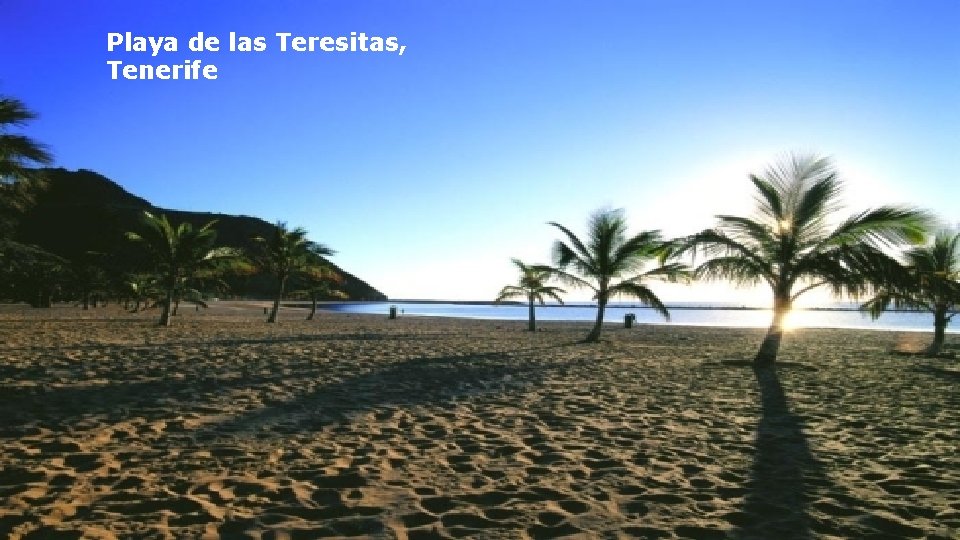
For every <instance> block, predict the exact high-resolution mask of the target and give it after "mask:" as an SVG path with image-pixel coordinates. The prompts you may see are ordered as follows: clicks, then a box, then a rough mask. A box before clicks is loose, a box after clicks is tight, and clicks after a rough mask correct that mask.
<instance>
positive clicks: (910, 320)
mask: <svg viewBox="0 0 960 540" xmlns="http://www.w3.org/2000/svg"><path fill="white" fill-rule="evenodd" d="M391 306H396V307H397V310H398V312H399V313H400V315H401V316H429V317H456V318H463V319H489V320H503V321H521V320H522V321H525V320H527V306H526V305H515V304H501V305H494V304H479V303H456V302H450V303H441V302H436V303H434V302H430V303H424V302H404V301H399V302H347V303H336V304H327V305H325V306H324V309H327V310H330V311H338V312H345V313H368V314H382V315H384V316H386V315H387V314H388V313H389V310H390V307H391ZM855 307H856V306H855V304H850V303H839V302H838V303H836V304H833V305H830V306H826V307H825V308H820V309H799V308H798V309H795V310H794V311H793V312H791V313H790V315H789V317H788V320H787V325H788V327H791V328H856V329H872V330H900V331H912V332H932V331H933V315H931V314H930V313H923V312H915V311H892V312H887V313H884V314H883V315H882V316H881V317H880V318H879V319H877V320H873V319H871V318H870V316H869V315H867V314H865V313H862V312H860V311H857V310H856V309H855ZM667 308H668V309H669V310H670V320H669V321H665V320H664V319H663V318H662V317H660V315H658V314H657V313H656V312H654V311H653V310H652V309H649V308H647V307H643V306H639V305H635V304H629V303H615V304H610V305H608V306H607V309H606V311H605V312H604V317H603V320H604V321H606V322H609V323H623V318H624V315H626V314H627V313H633V314H634V315H636V322H637V323H638V324H675V325H695V326H726V327H743V328H766V327H767V326H769V325H770V320H771V318H772V312H771V311H770V310H769V309H757V308H747V307H744V306H737V305H733V304H723V303H708V304H693V303H675V304H667ZM596 317H597V310H596V306H595V305H592V304H583V303H580V304H565V305H557V304H547V305H545V306H537V320H538V321H587V322H592V321H594V320H596ZM957 331H958V330H957V328H950V327H948V328H947V332H948V333H956V332H957Z"/></svg>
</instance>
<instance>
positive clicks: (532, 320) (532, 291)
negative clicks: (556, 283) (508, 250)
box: [495, 259, 567, 332]
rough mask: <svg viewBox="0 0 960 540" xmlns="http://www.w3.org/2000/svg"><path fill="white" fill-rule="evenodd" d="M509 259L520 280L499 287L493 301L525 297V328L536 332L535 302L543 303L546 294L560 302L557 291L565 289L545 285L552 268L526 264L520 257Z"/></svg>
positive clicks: (563, 291) (561, 301) (561, 291)
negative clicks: (518, 272)
mask: <svg viewBox="0 0 960 540" xmlns="http://www.w3.org/2000/svg"><path fill="white" fill-rule="evenodd" d="M511 261H513V264H514V266H516V267H517V269H518V270H520V281H519V282H518V283H517V284H516V285H506V286H504V287H503V288H502V289H500V294H498V295H497V299H496V300H495V301H496V302H502V301H504V300H507V299H508V298H526V299H527V302H528V303H529V306H530V309H529V319H528V323H527V330H529V331H531V332H536V330H537V314H536V311H535V308H534V305H535V303H536V302H540V305H543V304H544V303H545V302H544V299H543V297H544V296H546V297H548V298H553V299H554V300H556V301H557V302H560V303H561V304H562V303H563V300H562V299H561V298H560V296H559V294H558V293H565V292H567V291H565V290H563V289H561V288H559V287H550V286H548V285H546V281H547V280H549V279H550V277H551V275H552V274H553V269H552V268H550V267H548V266H543V265H531V264H526V263H524V262H523V261H521V260H520V259H511Z"/></svg>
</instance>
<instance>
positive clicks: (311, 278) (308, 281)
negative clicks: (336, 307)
mask: <svg viewBox="0 0 960 540" xmlns="http://www.w3.org/2000/svg"><path fill="white" fill-rule="evenodd" d="M300 280H301V281H303V285H304V286H303V287H302V288H301V289H300V290H299V291H297V293H298V294H304V295H307V296H309V297H310V313H308V314H307V318H306V319H305V320H308V321H312V320H313V318H314V317H315V316H316V315H317V300H318V299H319V298H320V297H325V298H339V299H346V298H349V295H348V294H347V293H345V292H344V291H341V290H340V289H336V288H335V287H336V286H339V285H342V284H343V282H344V281H345V280H344V279H343V276H341V275H340V273H339V272H337V271H336V270H334V269H333V268H332V267H331V266H330V265H327V264H318V265H315V266H309V267H307V268H304V269H303V271H302V272H301V275H300Z"/></svg>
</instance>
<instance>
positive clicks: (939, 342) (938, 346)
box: [927, 304, 947, 356]
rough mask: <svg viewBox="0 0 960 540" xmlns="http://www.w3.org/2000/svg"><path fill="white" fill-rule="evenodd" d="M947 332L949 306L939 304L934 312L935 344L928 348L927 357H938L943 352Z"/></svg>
mask: <svg viewBox="0 0 960 540" xmlns="http://www.w3.org/2000/svg"><path fill="white" fill-rule="evenodd" d="M946 331H947V306H946V305H944V304H938V305H937V307H936V310H935V311H934V312H933V343H931V344H930V346H929V347H927V356H937V355H939V354H940V352H941V351H942V350H943V341H944V338H945V334H946Z"/></svg>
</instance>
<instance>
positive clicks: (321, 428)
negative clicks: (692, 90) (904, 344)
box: [0, 303, 960, 539]
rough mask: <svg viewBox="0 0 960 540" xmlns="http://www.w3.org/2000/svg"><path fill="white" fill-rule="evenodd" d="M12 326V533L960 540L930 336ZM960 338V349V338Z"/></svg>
mask: <svg viewBox="0 0 960 540" xmlns="http://www.w3.org/2000/svg"><path fill="white" fill-rule="evenodd" d="M303 314H304V313H303V312H302V311H299V310H287V311H286V312H285V313H284V314H283V318H282V323H281V324H278V325H267V324H265V323H263V322H262V315H261V310H260V308H259V307H257V306H256V305H253V306H252V307H251V305H244V304H230V303H218V304H217V306H216V307H215V308H213V309H210V310H205V311H201V312H199V313H198V312H194V311H193V310H192V309H187V310H184V312H183V314H182V315H181V316H179V317H177V318H176V320H175V325H174V326H173V327H171V328H157V327H156V326H154V323H155V320H156V318H157V313H156V311H155V310H154V311H151V312H148V313H145V314H137V315H131V314H127V313H124V312H122V311H120V310H119V309H117V308H115V307H107V308H99V309H96V310H91V311H89V312H83V311H81V310H79V309H78V308H74V307H69V308H68V307H59V308H53V309H51V310H30V309H28V308H6V309H5V311H4V312H3V313H2V314H0V341H2V342H3V343H2V345H0V419H2V424H0V538H7V537H9V538H12V539H19V538H80V537H83V538H100V539H108V538H177V539H179V538H197V539H215V538H225V539H232V538H251V539H258V538H259V539H307V538H324V537H366V538H397V539H425V538H457V537H459V538H511V539H513V538H521V539H522V538H558V537H564V536H566V537H571V538H594V537H597V538H644V537H647V538H757V539H768V538H769V539H773V538H808V537H814V538H868V537H870V538H922V537H926V538H957V537H958V535H960V414H958V409H960V369H958V367H960V366H958V361H957V360H950V359H926V358H919V357H914V356H902V355H896V354H892V353H891V352H890V351H891V349H893V348H894V347H895V346H897V345H898V344H899V343H900V342H901V341H903V340H904V339H907V340H908V341H909V339H908V338H911V336H909V335H907V334H898V333H894V332H866V331H862V332H861V331H840V330H805V331H798V332H795V333H792V334H790V335H789V336H787V339H786V342H785V344H784V348H783V351H782V354H781V361H782V365H781V366H780V367H779V368H778V369H777V372H776V374H768V375H763V374H761V375H760V376H758V375H757V374H755V373H754V372H753V370H752V369H751V368H750V367H749V366H745V365H742V364H743V362H742V361H744V360H748V359H749V358H750V355H751V353H752V352H753V351H754V350H755V348H756V346H757V344H758V343H759V340H760V337H761V332H760V331H756V330H735V329H718V328H690V327H666V326H640V327H635V328H633V329H630V330H627V329H623V328H618V327H616V326H614V325H611V326H610V327H609V329H608V330H607V331H606V333H605V341H604V342H603V343H601V344H599V345H583V344H579V343H577V340H578V339H580V338H581V337H582V336H583V335H584V334H585V332H586V327H584V326H578V325H570V324H550V323H547V324H544V325H543V326H544V331H541V332H537V333H529V332H525V331H523V328H524V326H525V323H524V322H509V323H506V322H492V321H463V320H452V319H427V318H412V317H406V318H400V319H398V320H393V321H391V320H387V318H386V317H379V316H361V315H341V314H321V315H319V316H318V318H317V320H314V321H310V322H306V321H302V320H300V319H302V317H303ZM949 339H951V340H953V341H952V344H953V345H952V346H953V347H954V348H955V347H956V340H957V336H950V337H949Z"/></svg>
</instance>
